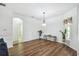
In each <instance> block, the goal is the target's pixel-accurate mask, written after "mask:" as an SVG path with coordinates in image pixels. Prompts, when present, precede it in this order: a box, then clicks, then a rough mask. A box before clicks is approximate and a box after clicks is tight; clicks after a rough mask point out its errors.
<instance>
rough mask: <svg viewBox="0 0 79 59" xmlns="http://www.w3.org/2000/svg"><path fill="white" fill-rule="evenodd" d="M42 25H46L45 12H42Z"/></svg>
mask: <svg viewBox="0 0 79 59" xmlns="http://www.w3.org/2000/svg"><path fill="white" fill-rule="evenodd" d="M42 26H46V21H45V12H43V23H42Z"/></svg>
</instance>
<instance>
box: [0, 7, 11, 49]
mask: <svg viewBox="0 0 79 59" xmlns="http://www.w3.org/2000/svg"><path fill="white" fill-rule="evenodd" d="M0 37H3V38H4V41H6V42H7V45H8V48H10V47H12V13H11V12H10V11H9V10H8V9H7V8H6V7H2V6H0Z"/></svg>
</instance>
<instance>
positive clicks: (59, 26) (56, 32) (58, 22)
mask: <svg viewBox="0 0 79 59" xmlns="http://www.w3.org/2000/svg"><path fill="white" fill-rule="evenodd" d="M48 20H50V21H47V34H51V35H53V36H57V38H58V39H57V41H58V42H61V41H62V34H61V33H60V30H63V28H64V26H63V19H62V16H56V17H53V18H51V19H48Z"/></svg>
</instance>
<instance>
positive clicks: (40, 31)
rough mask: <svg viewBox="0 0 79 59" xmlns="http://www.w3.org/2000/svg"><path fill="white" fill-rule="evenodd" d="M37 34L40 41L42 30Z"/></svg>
mask: <svg viewBox="0 0 79 59" xmlns="http://www.w3.org/2000/svg"><path fill="white" fill-rule="evenodd" d="M38 33H39V39H41V35H42V30H39V31H38Z"/></svg>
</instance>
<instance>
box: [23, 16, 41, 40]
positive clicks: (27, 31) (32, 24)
mask: <svg viewBox="0 0 79 59" xmlns="http://www.w3.org/2000/svg"><path fill="white" fill-rule="evenodd" d="M40 28H41V27H40V22H39V21H37V20H36V19H33V18H29V17H27V18H25V19H24V40H25V41H29V40H33V39H37V38H38V37H39V36H38V32H37V31H38V30H40Z"/></svg>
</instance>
